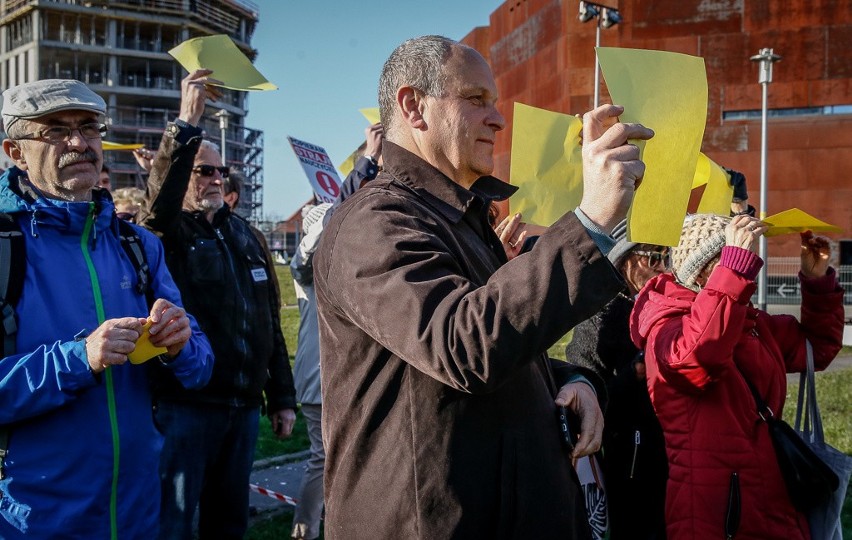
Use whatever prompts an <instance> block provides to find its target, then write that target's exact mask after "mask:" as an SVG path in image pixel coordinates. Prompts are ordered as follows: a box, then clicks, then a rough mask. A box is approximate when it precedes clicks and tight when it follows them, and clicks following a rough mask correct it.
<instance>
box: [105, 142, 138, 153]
mask: <svg viewBox="0 0 852 540" xmlns="http://www.w3.org/2000/svg"><path fill="white" fill-rule="evenodd" d="M143 146H145V145H144V144H142V143H130V144H123V143H117V142H112V141H101V147H102V148H103V149H104V151H107V150H136V149H139V148H142V147H143Z"/></svg>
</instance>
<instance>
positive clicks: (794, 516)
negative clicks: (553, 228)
mask: <svg viewBox="0 0 852 540" xmlns="http://www.w3.org/2000/svg"><path fill="white" fill-rule="evenodd" d="M766 230H767V226H766V225H765V224H763V223H762V222H760V221H758V220H757V219H755V218H753V217H750V216H748V215H739V216H735V217H733V218H728V217H721V216H716V215H711V214H693V215H689V216H687V217H686V220H685V221H684V224H683V229H682V232H681V236H680V242H679V243H678V245H677V247H675V248H673V249H672V252H671V261H672V272H671V273H665V274H662V275H660V276H657V277H655V278H652V279H651V280H650V281H648V283H647V284H646V285H645V287H644V288H643V289H642V291H641V292H640V293H639V296H638V297H637V298H636V304H635V306H634V308H633V312H632V313H631V316H630V333H631V337H632V339H633V342H634V343H635V344H636V346H637V347H639V348H640V349H644V351H645V366H646V373H647V385H648V390H649V393H650V395H651V402H652V403H653V405H654V409H655V410H656V412H657V416H658V417H659V420H660V424H661V425H662V428H663V433H664V436H665V441H666V452H667V453H668V461H669V481H668V485H667V487H666V530H667V535H668V538H669V540H679V539H683V538H689V539H692V538H702V539H703V538H760V539H762V540H796V539H798V540H805V539H809V538H810V531H809V526H808V521H807V518H806V517H805V516H804V515H803V514H801V513H800V512H798V511H797V510H796V509H795V508H794V507H793V505H792V502H791V500H790V497H789V495H788V494H787V489H786V487H785V484H784V479H783V477H782V475H781V470H780V469H779V466H778V461H777V459H776V455H775V450H774V449H773V444H772V441H771V439H770V435H769V429H768V427H767V424H766V423H765V422H764V421H762V420H761V418H760V416H759V415H758V412H757V403H756V400H755V397H754V394H753V393H752V391H751V390H750V389H749V387H750V386H751V387H753V388H754V392H755V393H757V394H759V395H760V397H761V399H762V400H763V401H764V402H766V404H768V406H769V408H770V409H771V410H772V411H773V412H774V414H775V415H777V416H778V417H780V416H781V414H782V411H783V408H784V401H785V398H786V388H787V380H786V373H792V372H800V371H803V370H805V369H806V360H807V356H806V354H807V353H806V343H805V340H809V341H810V342H811V344H812V345H813V355H814V357H813V358H814V363H815V366H816V369H818V370H821V369H824V368H825V367H826V366H828V364H829V363H830V362H831V361H832V360H833V359H834V357H835V356H836V355H837V352H838V351H839V350H840V347H841V338H842V336H843V317H844V314H843V289H842V288H841V287H840V285H839V284H838V281H837V274H836V273H835V271H834V269H832V268H831V267H829V265H828V261H829V257H830V254H831V248H830V245H829V242H828V239H826V238H823V237H815V236H813V234H811V233H810V232H807V233H802V235H801V236H802V247H801V271H800V272H799V279H800V281H801V284H802V310H801V312H802V321H801V323H800V322H798V321H797V320H796V319H795V318H794V317H793V316H791V315H769V314H768V313H766V312H764V311H760V310H758V309H756V308H755V307H754V306H752V305H751V302H750V298H751V296H752V294H753V293H754V290H755V288H756V284H755V283H754V279H755V277H756V276H757V273H758V271H759V270H760V267H761V266H763V261H762V260H761V259H760V258H759V257H758V256H757V254H756V252H757V246H758V240H759V238H760V236H761V235H763V233H764V232H766Z"/></svg>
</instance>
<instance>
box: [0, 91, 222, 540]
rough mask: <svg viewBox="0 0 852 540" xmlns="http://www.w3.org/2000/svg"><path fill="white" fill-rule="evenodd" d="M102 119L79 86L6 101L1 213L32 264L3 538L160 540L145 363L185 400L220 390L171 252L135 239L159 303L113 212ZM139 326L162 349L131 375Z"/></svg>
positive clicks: (3, 420) (157, 442) (156, 449)
mask: <svg viewBox="0 0 852 540" xmlns="http://www.w3.org/2000/svg"><path fill="white" fill-rule="evenodd" d="M105 112H106V104H105V103H104V101H103V99H101V98H100V97H99V96H98V95H97V94H95V93H94V92H92V91H91V90H90V89H89V88H87V87H86V86H85V85H84V84H83V83H80V82H79V81H72V80H43V81H37V82H32V83H27V84H23V85H19V86H16V87H13V88H10V89H8V90H6V91H5V92H4V93H3V109H2V117H3V125H4V129H5V132H6V135H7V137H8V138H6V139H5V140H4V141H3V150H4V152H5V153H6V155H7V156H9V158H10V159H11V160H12V161H13V162H14V164H15V166H14V167H11V168H10V169H9V170H8V171H6V172H5V173H4V174H3V175H2V176H0V212H3V213H5V214H8V215H9V216H11V217H12V219H13V220H14V221H15V222H16V224H17V227H18V228H20V230H21V233H22V235H23V239H24V246H25V252H26V260H25V279H24V284H23V288H22V290H21V295H20V299H19V300H18V301H17V303H16V305H15V319H16V322H17V332H16V333H15V336H14V337H15V343H14V350H15V352H13V353H10V352H9V351H8V349H7V350H4V353H3V356H4V357H3V359H2V360H0V431H3V432H5V433H8V436H9V437H8V454H7V455H6V458H5V460H4V463H3V465H4V468H3V473H4V475H5V476H4V477H3V479H2V480H0V491H2V499H0V538H4V539H6V540H9V539H12V538H52V539H53V538H87V539H106V538H110V539H115V538H117V537H118V531H121V537H122V538H123V539H125V538H126V539H150V538H155V537H156V535H157V527H158V514H159V508H160V496H159V495H160V490H159V482H158V474H157V470H158V465H159V455H160V449H161V446H162V436H161V435H160V434H159V433H158V431H157V429H156V428H155V426H154V422H153V417H152V411H151V393H150V390H149V383H148V377H147V371H148V366H149V365H150V363H157V364H163V365H165V366H167V368H168V369H169V370H170V371H172V372H173V373H174V374H175V376H176V377H177V378H178V379H179V380H180V381H181V383H182V384H183V385H184V386H186V387H192V388H197V387H200V386H203V385H204V384H206V383H207V381H208V379H209V378H210V373H211V369H212V365H213V356H212V352H211V349H210V345H209V343H208V341H207V338H206V337H205V336H204V334H202V333H201V331H200V330H199V328H198V326H197V325H196V323H195V321H194V320H193V319H191V318H190V317H189V316H188V315H187V314H186V312H185V311H184V310H183V309H182V307H181V300H180V294H179V293H178V290H177V287H175V284H174V282H173V280H172V278H171V276H170V275H169V272H168V270H167V269H166V265H165V256H164V252H163V248H162V245H161V244H160V242H159V241H158V240H157V238H156V237H155V236H154V235H152V234H151V233H149V232H147V231H145V230H143V229H141V228H138V227H135V226H134V227H135V232H136V234H137V235H138V237H139V238H140V239H141V244H142V247H143V248H144V253H145V258H146V260H147V264H148V266H149V270H148V272H147V275H148V279H149V285H148V288H147V289H148V290H147V296H148V297H150V298H151V299H152V305H150V306H149V303H148V300H147V299H146V292H144V291H141V290H140V289H141V288H137V287H136V284H137V280H139V279H140V276H139V275H137V272H136V270H135V268H134V262H133V261H132V260H131V259H130V256H129V255H127V254H126V253H125V251H124V248H123V246H122V243H121V240H120V238H119V224H118V220H117V218H116V216H115V210H114V207H113V204H112V200H111V198H110V196H109V194H108V192H107V191H106V190H102V189H93V187H95V186H96V185H97V182H98V175H99V173H100V169H101V165H102V163H103V151H102V148H101V137H102V135H103V134H104V133H105V132H106V126H105V125H104V124H103V115H104V114H105ZM4 256H7V257H8V254H5V255H4ZM11 262H12V263H13V264H20V263H21V261H20V258H18V259H13V260H12V261H11ZM9 266H10V265H9V261H8V260H7V261H4V262H3V267H4V268H9ZM144 324H150V327H149V330H148V332H149V334H150V338H149V339H150V342H151V344H153V345H155V346H159V347H163V348H165V349H166V351H167V352H166V353H164V354H162V355H160V356H158V357H156V358H155V359H152V360H150V363H149V364H148V365H145V364H142V365H134V364H131V363H130V362H128V354H130V353H131V352H132V351H133V350H134V349H135V347H136V343H137V341H138V340H139V339H140V337H142V335H143V333H144V331H143V325H144Z"/></svg>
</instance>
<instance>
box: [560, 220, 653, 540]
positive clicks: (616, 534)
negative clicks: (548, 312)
mask: <svg viewBox="0 0 852 540" xmlns="http://www.w3.org/2000/svg"><path fill="white" fill-rule="evenodd" d="M612 235H613V237H614V238H615V239H616V240H617V241H618V242H617V243H616V245H615V247H614V248H613V249H612V251H610V252H609V255H608V256H607V257H608V258H609V260H610V261H611V262H612V264H613V266H615V268H616V269H617V270H618V271H619V272H620V273H621V275H622V276H623V277H624V279H625V282H626V283H627V288H626V289H625V290H623V291H622V292H620V293H619V294H618V295H617V296H616V297H615V298H613V299H612V301H611V302H610V303H609V304H607V305H606V307H604V308H603V309H602V310H601V311H599V312H598V313H596V314H595V315H594V316H593V317H592V318H591V319H588V320H586V321H583V322H582V323H580V324H579V325H577V327H576V328H575V329H574V333H573V337H572V339H571V341H570V343H568V345H567V346H566V347H565V358H566V359H568V361H569V362H573V363H575V364H577V365H579V366H583V367H586V368H588V369H590V370H592V371H594V372H595V373H596V374H597V375H598V376H599V377H601V378H602V379H603V380H604V381H605V382H606V389H607V408H606V411H605V412H604V434H603V462H602V467H603V473H604V485H605V486H606V497H607V512H608V516H609V531H610V540H622V539H636V540H651V539H654V540H657V539H663V538H665V537H666V526H665V519H664V509H665V494H666V480H667V479H668V464H667V460H666V448H665V441H664V440H663V431H662V428H661V427H660V422H659V421H658V420H657V415H656V413H654V408H653V407H652V406H651V400H650V398H649V397H648V389H647V387H646V385H645V369H644V368H645V364H644V355H643V353H642V351H640V350H639V349H638V348H637V347H636V345H634V344H633V341H632V340H631V339H630V312H631V310H632V309H633V299H634V297H635V295H636V293H638V292H639V290H640V289H641V288H642V287H643V286H644V285H645V283H646V282H647V281H648V280H649V279H651V278H652V277H654V276H656V275H658V274H660V273H662V272H664V271H665V269H666V260H667V258H668V253H667V251H668V250H667V248H664V247H660V246H654V245H651V244H636V243H634V242H630V241H628V240H627V222H626V221H623V222H621V223H620V224H619V225H618V226H617V227H616V228H615V229H614V230H613V233H612Z"/></svg>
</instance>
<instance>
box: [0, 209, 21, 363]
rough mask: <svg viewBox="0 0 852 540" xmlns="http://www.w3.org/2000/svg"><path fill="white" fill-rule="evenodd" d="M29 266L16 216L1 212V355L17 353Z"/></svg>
mask: <svg viewBox="0 0 852 540" xmlns="http://www.w3.org/2000/svg"><path fill="white" fill-rule="evenodd" d="M25 270H26V253H25V252H24V235H23V233H21V229H20V227H18V223H17V221H15V218H14V217H13V216H11V215H9V214H5V213H0V312H2V324H1V325H0V332H2V334H3V351H2V356H0V357H5V356H9V355H10V354H14V353H15V334H17V332H18V324H17V321H16V320H15V306H16V305H17V304H18V299H19V298H20V297H21V289H23V288H24V271H25Z"/></svg>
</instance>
